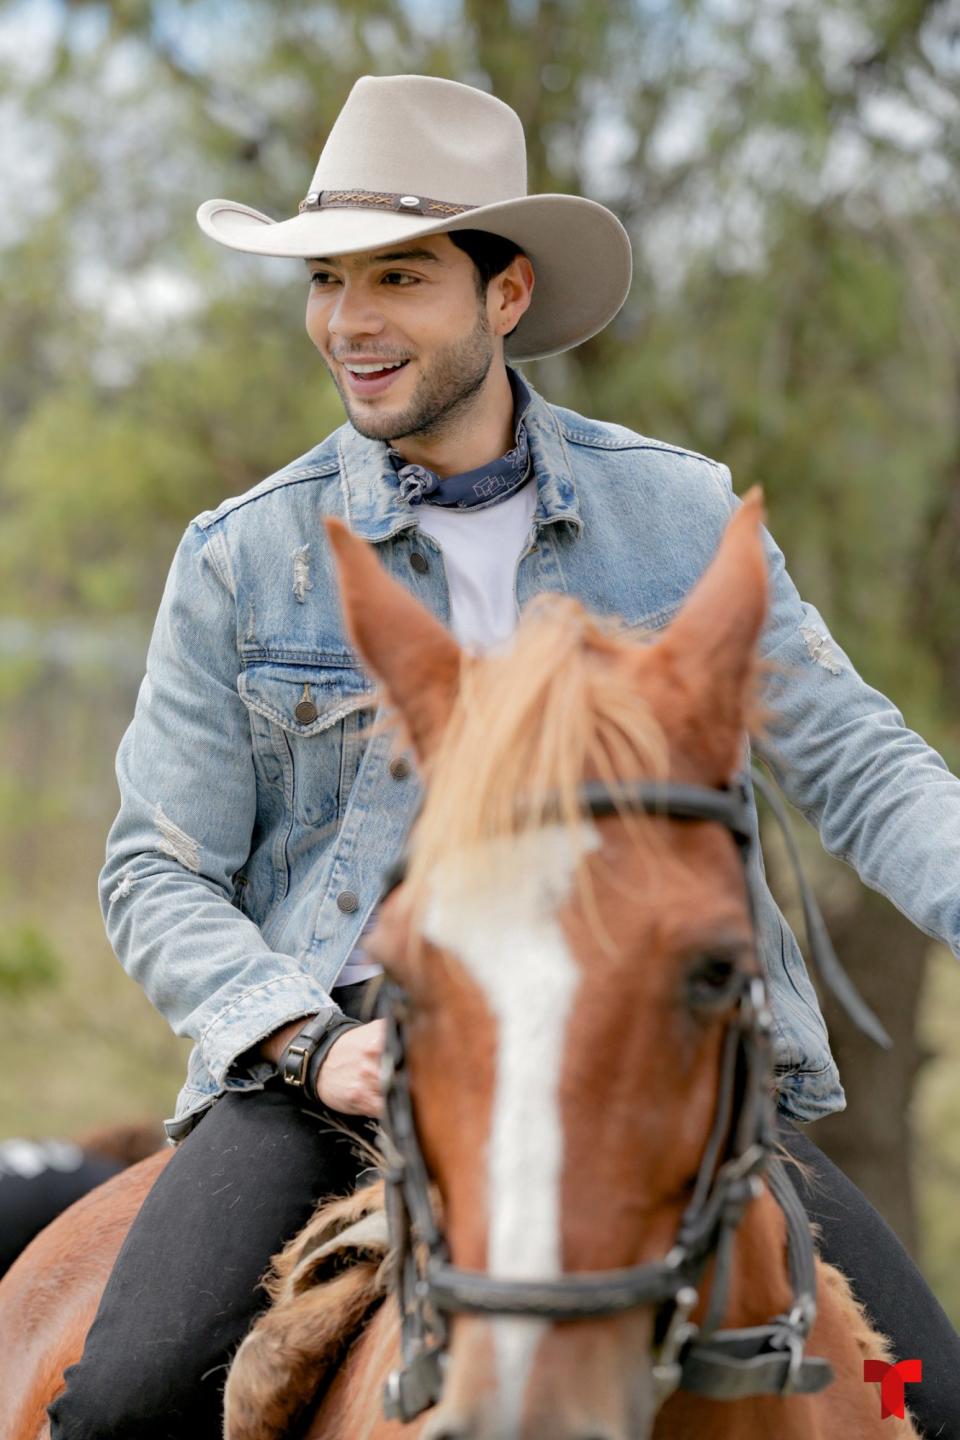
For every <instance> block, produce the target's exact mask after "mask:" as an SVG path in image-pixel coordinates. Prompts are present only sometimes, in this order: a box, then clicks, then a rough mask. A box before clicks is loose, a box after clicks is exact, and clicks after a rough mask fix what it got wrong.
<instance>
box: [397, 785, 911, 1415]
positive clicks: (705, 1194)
mask: <svg viewBox="0 0 960 1440" xmlns="http://www.w3.org/2000/svg"><path fill="white" fill-rule="evenodd" d="M752 781H753V784H754V785H756V787H757V788H758V789H759V790H761V791H762V793H763V794H764V795H765V797H766V799H767V800H768V802H769V803H770V805H771V807H772V809H773V812H774V815H775V817H776V818H777V820H778V821H779V823H780V825H781V826H782V827H783V829H784V834H785V836H786V840H787V847H788V852H789V854H790V858H791V860H792V861H793V864H794V867H795V869H796V872H797V876H798V882H799V886H800V894H801V900H802V904H803V910H804V919H805V923H806V929H807V938H808V944H809V948H810V951H811V953H812V956H813V958H814V959H815V960H816V963H817V966H818V969H819V971H820V974H821V976H822V977H823V979H824V980H825V981H826V983H827V984H828V985H829V986H830V988H831V989H832V990H833V992H834V994H835V995H836V996H837V998H838V999H839V1000H840V1002H841V1003H842V1004H843V1005H844V1007H845V1008H846V1010H847V1011H848V1013H849V1014H850V1016H851V1018H852V1019H853V1020H854V1022H855V1023H856V1024H857V1025H858V1026H859V1027H860V1028H861V1029H862V1030H864V1031H865V1033H867V1034H868V1035H869V1036H870V1037H871V1038H872V1039H874V1040H875V1041H876V1042H877V1043H878V1044H880V1045H883V1046H885V1047H888V1046H889V1045H890V1044H891V1041H890V1039H889V1037H888V1036H887V1034H886V1032H885V1031H884V1029H883V1027H882V1026H881V1025H880V1022H879V1021H878V1020H877V1018H876V1016H875V1015H874V1014H873V1013H872V1011H870V1010H869V1009H868V1007H867V1006H866V1005H865V1004H864V1002H863V1000H862V999H861V998H860V996H859V995H858V994H857V992H856V990H855V989H854V987H853V985H852V983H851V981H850V980H849V978H848V977H847V975H846V974H845V973H844V971H843V970H842V969H841V967H840V963H839V961H838V960H837V958H836V955H835V954H834V951H833V947H832V945H831V944H830V940H829V937H828V935H827V932H826V927H825V925H824V923H823V918H822V916H821V914H820V911H819V908H818V906H817V904H816V901H815V899H814V897H813V894H812V892H811V891H810V888H809V886H808V885H807V883H806V880H805V879H804V876H803V873H802V870H801V868H800V864H799V857H798V855H797V852H796V848H795V846H794V842H793V839H792V835H791V833H790V830H789V822H788V820H787V817H786V814H785V812H784V810H783V807H782V805H781V804H780V802H779V800H778V799H777V797H776V795H775V794H774V793H773V792H772V791H771V789H770V787H769V786H768V785H767V783H766V782H765V781H764V780H763V778H762V777H761V776H759V775H757V774H756V773H754V774H753V776H752ZM579 800H580V808H581V810H582V813H583V814H584V815H585V816H589V817H593V818H598V819H599V818H604V817H607V816H611V815H616V814H622V813H624V812H627V811H629V812H633V813H642V814H646V815H651V816H660V817H663V818H667V819H670V820H683V821H687V820H695V821H712V822H716V823H718V824H721V825H724V826H725V827H726V828H727V830H728V831H729V832H730V833H731V835H732V836H733V838H734V840H735V841H736V843H737V847H738V850H739V853H740V857H741V860H742V861H743V864H744V868H745V872H746V876H747V889H748V893H749V900H750V906H751V911H752V913H753V915H754V917H755V914H756V900H757V897H756V895H755V894H754V892H753V885H754V883H755V882H754V881H753V880H752V878H751V867H750V864H749V861H750V856H751V852H752V849H753V847H754V845H755V844H756V843H757V842H756V839H755V832H754V828H753V825H752V824H751V807H750V801H749V790H748V786H747V782H743V783H741V784H740V785H738V786H735V787H732V788H729V789H723V790H720V789H716V790H714V789H710V788H708V787H705V786H698V785H681V784H676V783H673V782H666V783H663V782H644V781H641V782H636V783H633V784H624V785H621V786H617V787H611V786H608V785H605V784H601V783H599V782H588V783H585V784H584V785H582V786H581V787H580V790H579ZM405 874H406V859H405V857H404V858H402V859H401V860H400V862H399V864H398V865H397V866H395V867H394V869H393V870H392V871H391V873H390V875H389V876H388V878H387V881H386V884H385V887H384V896H386V895H387V894H389V893H390V892H391V891H392V890H394V889H395V888H396V887H397V886H398V885H400V884H402V883H403V880H404V877H405ZM405 1010H406V997H405V995H404V992H403V990H402V989H401V988H400V987H399V986H398V985H397V984H396V982H394V981H393V980H391V979H389V978H385V980H384V983H383V986H382V989H381V992H380V1013H382V1014H383V1015H385V1017H386V1021H387V1037H386V1043H385V1048H384V1061H383V1066H384V1069H383V1085H384V1120H383V1128H384V1132H385V1147H386V1152H387V1167H386V1176H385V1178H386V1196H387V1217H388V1223H389V1229H390V1239H391V1248H392V1253H393V1256H394V1265H395V1271H394V1275H395V1281H396V1289H397V1293H398V1296H399V1301H400V1311H401V1353H402V1365H401V1368H400V1369H399V1370H396V1371H394V1373H393V1374H392V1375H391V1376H390V1378H389V1380H388V1382H387V1386H386V1392H385V1396H384V1409H385V1413H386V1414H387V1416H388V1417H389V1418H393V1419H399V1420H402V1421H409V1420H412V1419H413V1418H414V1417H415V1416H417V1415H419V1414H420V1413H421V1412H422V1411H423V1410H426V1409H427V1408H428V1407H429V1406H431V1405H433V1404H435V1403H436V1402H437V1401H438V1400H439V1398H440V1395H441V1392H442V1388H443V1369H444V1363H445V1358H446V1350H447V1339H448V1324H447V1317H448V1316H449V1315H451V1314H455V1313H461V1314H463V1313H468V1314H475V1315H487V1316H508V1315H509V1316H517V1315H525V1316H535V1317H537V1318H539V1319H542V1320H548V1321H564V1320H575V1319H584V1318H587V1317H595V1316H605V1315H617V1314H620V1313H622V1312H624V1311H627V1310H633V1309H636V1308H638V1307H640V1306H648V1305H652V1306H655V1307H656V1321H655V1328H654V1348H653V1381H654V1389H655V1398H656V1405H657V1407H658V1408H659V1406H660V1405H662V1404H663V1402H664V1401H665V1400H666V1399H667V1398H668V1397H669V1396H670V1395H671V1394H672V1393H673V1391H674V1390H676V1389H677V1388H678V1387H682V1388H683V1389H684V1390H689V1391H694V1392H696V1393H698V1394H701V1395H706V1396H711V1397H713V1398H718V1399H738V1398H741V1397H742V1396H746V1395H764V1394H780V1395H789V1394H793V1393H800V1394H812V1393H814V1392H816V1391H818V1390H822V1389H823V1388H824V1386H826V1385H828V1384H829V1383H830V1381H831V1379H832V1378H833V1372H832V1370H831V1368H830V1366H829V1364H828V1363H827V1362H826V1361H825V1360H822V1359H818V1358H816V1357H808V1356H806V1355H805V1354H804V1348H805V1344H806V1340H807V1337H808V1335H809V1332H810V1328H811V1326H812V1324H813V1321H814V1318H815V1316H816V1272H815V1268H814V1249H813V1240H812V1237H811V1234H810V1227H809V1223H808V1221H807V1218H806V1214H805V1212H804V1209H803V1206H802V1204H801V1202H800V1199H799V1197H798V1196H797V1194H796V1191H795V1190H794V1188H793V1186H792V1184H791V1182H790V1179H789V1177H788V1176H787V1174H786V1171H785V1170H784V1167H783V1163H782V1161H781V1160H780V1159H779V1158H778V1157H777V1156H776V1155H775V1154H774V1153H773V1152H774V1148H775V1145H776V1132H775V1104H774V1096H773V1085H772V1079H773V1068H772V1051H771V1045H770V1029H771V1024H772V1018H771V1014H770V1009H769V1006H768V1002H767V993H766V986H765V983H764V980H763V979H762V978H761V976H759V975H744V976H743V977H742V985H741V988H740V993H739V997H738V1000H737V1008H736V1014H735V1016H734V1018H733V1020H732V1021H730V1022H729V1024H728V1026H727V1029H726V1031H725V1035H724V1040H723V1052H722V1057H721V1065H720V1084H719V1089H718V1094H717V1106H716V1111H715V1114H714V1120H713V1126H712V1129H711V1132H710V1136H709V1139H708V1140H707V1144H706V1148H705V1150H704V1153H703V1156H702V1159H701V1163H700V1168H699V1171H698V1173H697V1177H696V1181H695V1183H694V1187H693V1194H692V1196H691V1199H690V1201H689V1203H688V1205H687V1207H686V1209H685V1211H684V1214H683V1217H682V1220H681V1223H680V1228H679V1230H678V1233H677V1236H676V1239H675V1241H674V1244H673V1246H672V1248H671V1250H670V1251H669V1253H668V1254H667V1255H666V1256H665V1257H664V1259H662V1260H659V1261H653V1262H649V1263H646V1264H642V1265H634V1266H629V1267H626V1268H624V1269H619V1270H605V1271H599V1272H582V1271H578V1272H574V1273H571V1274H567V1275H563V1276H561V1277H560V1278H556V1279H544V1280H539V1281H537V1280H531V1281H525V1280H524V1281H516V1280H501V1279H496V1278H495V1277H492V1276H490V1275H488V1274H486V1273H483V1272H477V1271H471V1270H462V1269H460V1268H458V1267H457V1266H454V1265H452V1264H451V1263H450V1260H449V1255H448V1251H447V1246H446V1242H445V1239H444V1235H443V1232H442V1230H441V1228H440V1225H439V1222H438V1219H437V1213H436V1209H435V1206H434V1202H433V1198H432V1195H431V1181H430V1176H429V1174H428V1171H427V1166H426V1162H425V1160H424V1157H423V1153H422V1151H421V1148H420V1143H419V1140H418V1138H417V1131H416V1124H415V1120H414V1113H413V1103H412V1097H411V1093H410V1082H409V1076H408V1072H407V1067H406V1054H405V1046H404V1019H405ZM721 1151H722V1152H723V1153H722V1154H721ZM761 1177H764V1178H765V1179H766V1182H767V1184H768V1186H769V1187H770V1190H771V1192H772V1193H773V1195H774V1197H775V1198H776V1200H777V1201H778V1203H779V1204H780V1206H781V1208H782V1210H783V1213H784V1217H785V1220H786V1226H787V1242H788V1250H787V1258H788V1266H789V1274H790V1284H791V1288H792V1291H793V1300H792V1305H791V1308H790V1310H789V1312H787V1313H784V1314H780V1315H776V1316H774V1317H773V1318H772V1319H771V1320H770V1321H768V1323H767V1324H766V1325H757V1326H750V1327H747V1328H743V1329H739V1330H720V1329H718V1328H717V1327H718V1326H719V1324H720V1321H721V1320H722V1318H723V1314H724V1312H725V1309H726V1305H727V1299H728V1294H729V1284H730V1275H731V1267H732V1254H733V1242H734V1238H735V1234H736V1229H737V1226H738V1224H739V1222H740V1219H741V1217H742V1215H743V1211H744V1209H745V1207H746V1205H747V1204H748V1203H749V1201H750V1200H751V1199H753V1198H755V1197H756V1196H758V1195H759V1194H760V1193H761V1191H762V1188H763V1179H762V1178H761ZM712 1255H715V1256H716V1266H715V1270H714V1274H713V1280H712V1285H711V1290H710V1300H709V1305H708V1308H707V1313H706V1315H705V1316H704V1319H703V1321H702V1323H701V1324H700V1325H699V1326H697V1325H695V1324H693V1323H692V1322H691V1320H690V1319H689V1316H690V1313H691V1311H692V1310H693V1308H694V1306H695V1305H696V1304H697V1303H698V1300H699V1295H700V1285H701V1281H702V1277H703V1272H704V1269H705V1267H706V1265H707V1262H708V1260H709V1259H710V1257H711V1256H712Z"/></svg>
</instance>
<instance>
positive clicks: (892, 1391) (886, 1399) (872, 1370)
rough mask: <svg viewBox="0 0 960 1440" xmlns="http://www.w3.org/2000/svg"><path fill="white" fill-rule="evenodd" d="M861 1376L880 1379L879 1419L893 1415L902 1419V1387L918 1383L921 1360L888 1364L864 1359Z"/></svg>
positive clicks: (921, 1375) (921, 1376) (921, 1371)
mask: <svg viewBox="0 0 960 1440" xmlns="http://www.w3.org/2000/svg"><path fill="white" fill-rule="evenodd" d="M863 1378H864V1380H879V1381H880V1419H881V1420H886V1419H887V1417H888V1416H889V1415H895V1416H896V1417H897V1419H898V1420H903V1419H904V1418H905V1417H904V1413H903V1387H904V1385H918V1384H919V1383H920V1381H921V1380H922V1379H923V1361H922V1360H898V1361H897V1362H896V1364H895V1365H888V1364H887V1362H886V1360H864V1362H863Z"/></svg>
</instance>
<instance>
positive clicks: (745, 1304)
mask: <svg viewBox="0 0 960 1440" xmlns="http://www.w3.org/2000/svg"><path fill="white" fill-rule="evenodd" d="M715 1265H716V1260H715V1257H714V1258H711V1260H710V1262H709V1264H708V1266H707V1269H706V1271H705V1274H704V1283H703V1285H702V1286H701V1298H700V1303H699V1305H698V1306H697V1308H696V1310H694V1312H693V1315H692V1317H691V1318H692V1319H693V1320H694V1321H697V1322H699V1321H700V1320H702V1319H703V1317H704V1315H705V1313H706V1308H707V1302H708V1300H709V1295H710V1293H711V1289H712V1286H713V1277H714V1271H715ZM730 1268H731V1274H730V1287H729V1295H728V1297H727V1303H726V1307H725V1309H724V1313H723V1320H722V1322H721V1328H722V1329H724V1330H732V1329H735V1328H738V1327H740V1326H747V1325H762V1324H764V1323H765V1322H766V1321H767V1320H770V1319H772V1317H773V1316H774V1315H780V1314H783V1313H789V1311H790V1310H791V1309H792V1308H793V1303H792V1302H793V1291H792V1289H791V1286H790V1279H789V1272H788V1269H787V1224H786V1221H785V1219H784V1216H783V1211H782V1210H781V1209H780V1206H779V1205H778V1204H777V1202H776V1200H775V1199H774V1197H773V1195H772V1194H771V1193H770V1191H769V1190H768V1189H766V1187H765V1188H764V1190H763V1192H762V1194H761V1195H760V1196H759V1198H758V1199H756V1200H754V1201H753V1202H752V1203H751V1204H750V1205H749V1206H748V1207H747V1209H746V1211H745V1212H744V1216H743V1220H742V1221H741V1223H740V1226H739V1228H738V1229H737V1233H736V1238H735V1240H734V1246H733V1264H732V1266H731V1267H730Z"/></svg>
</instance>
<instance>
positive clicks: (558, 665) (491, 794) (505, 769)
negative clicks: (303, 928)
mask: <svg viewBox="0 0 960 1440" xmlns="http://www.w3.org/2000/svg"><path fill="white" fill-rule="evenodd" d="M640 638H642V637H640V636H639V635H638V633H637V631H636V630H633V631H630V630H629V629H628V628H627V627H626V626H625V625H624V624H623V622H622V621H614V620H606V619H602V618H599V617H597V616H594V615H591V614H590V613H589V612H588V611H587V610H586V609H585V608H584V607H583V605H581V603H580V602H579V601H578V600H575V599H573V598H571V597H568V596H560V595H543V596H540V597H538V598H537V600H535V601H533V602H532V603H531V604H530V605H529V606H528V608H527V609H526V611H525V612H524V615H523V618H522V620H521V622H520V625H519V626H518V628H517V631H516V633H515V635H514V637H513V640H512V642H511V643H510V645H509V647H508V648H505V649H503V650H500V651H498V652H495V653H493V654H488V655H486V656H484V657H483V658H482V659H476V658H473V657H465V659H464V662H463V666H462V671H461V679H460V687H459V692H458V694H457V696H456V699H455V701H454V705H453V710H452V712H451V714H450V716H449V719H448V721H447V724H446V726H445V728H444V731H443V734H442V736H441V737H440V740H439V743H438V746H437V748H436V750H435V751H434V753H433V754H432V755H431V757H430V769H429V786H428V789H427V795H426V800H425V803H424V808H423V812H422V814H421V816H420V818H419V820H418V822H417V825H416V827H415V830H414V833H413V838H412V844H411V859H410V865H409V869H408V873H407V887H408V889H407V893H408V895H409V896H410V898H411V901H412V904H413V906H414V908H416V907H417V906H418V904H419V903H420V902H421V901H422V900H423V899H424V898H425V895H426V892H427V889H428V886H429V883H430V880H431V877H432V876H433V875H434V874H435V873H436V869H437V867H438V865H440V864H441V863H442V862H445V861H447V860H448V859H449V857H451V856H469V857H470V859H471V864H475V863H476V862H477V859H478V857H482V855H483V853H484V849H485V847H487V846H488V842H490V841H492V840H498V839H501V838H506V837H512V836H515V835H519V834H521V833H526V832H529V831H533V830H536V829H538V828H540V827H541V826H542V825H544V824H545V823H550V822H552V823H556V822H557V821H560V822H561V823H563V824H566V825H570V826H573V825H576V824H577V823H579V820H580V809H579V806H578V801H577V789H578V786H579V785H580V784H581V782H582V781H583V779H584V777H585V776H591V777H594V778H596V779H598V780H603V781H607V782H608V783H613V782H616V781H617V780H625V779H630V780H635V779H654V778H665V777H666V774H667V761H668V749H667V741H666V737H665V736H664V733H663V731H662V729H661V727H660V725H659V724H658V722H657V720H656V719H655V717H654V716H653V714H652V712H651V711H650V709H649V707H648V706H647V705H646V704H645V703H644V700H643V698H642V696H641V694H640V693H639V690H638V686H637V684H636V681H635V680H634V679H633V668H634V666H635V661H636V652H637V644H638V640H639V639H640ZM644 828H645V829H648V830H652V829H653V827H644Z"/></svg>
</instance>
